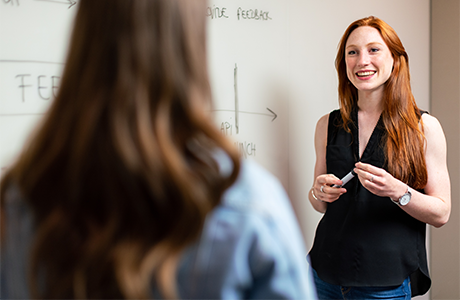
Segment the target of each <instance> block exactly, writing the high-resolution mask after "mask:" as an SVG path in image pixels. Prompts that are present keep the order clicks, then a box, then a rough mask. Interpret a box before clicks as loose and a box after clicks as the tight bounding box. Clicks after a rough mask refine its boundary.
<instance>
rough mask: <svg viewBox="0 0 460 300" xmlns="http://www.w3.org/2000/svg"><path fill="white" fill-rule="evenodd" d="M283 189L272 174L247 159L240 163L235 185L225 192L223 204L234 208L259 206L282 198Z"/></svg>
mask: <svg viewBox="0 0 460 300" xmlns="http://www.w3.org/2000/svg"><path fill="white" fill-rule="evenodd" d="M284 197H285V195H284V188H283V186H282V185H281V182H280V181H279V180H278V178H276V177H275V176H274V175H273V174H272V173H270V172H269V171H267V170H266V169H265V168H264V167H262V166H261V165H259V164H258V163H256V162H254V161H252V160H250V159H248V160H242V161H241V169H240V173H239V175H238V178H237V180H236V181H235V183H234V184H233V185H232V186H231V187H230V188H229V189H228V190H227V191H226V193H225V195H224V203H225V204H226V205H231V206H235V207H239V206H244V207H247V206H248V205H249V206H259V205H260V204H262V203H264V204H267V203H271V202H274V201H275V202H278V201H279V200H281V199H280V198H284Z"/></svg>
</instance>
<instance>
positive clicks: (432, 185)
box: [309, 16, 451, 299]
mask: <svg viewBox="0 0 460 300" xmlns="http://www.w3.org/2000/svg"><path fill="white" fill-rule="evenodd" d="M336 68H337V72H338V78H339V89H338V90H339V103H340V109H338V110H335V111H333V112H331V113H330V114H327V115H325V116H323V117H322V118H321V119H320V120H319V121H318V123H317V126H316V132H315V149H316V165H315V171H314V172H315V176H314V178H315V181H314V184H313V187H312V189H311V191H310V193H309V200H310V202H311V204H312V205H313V207H314V208H315V209H316V210H317V211H319V212H321V213H324V216H323V218H322V220H321V221H320V223H319V225H318V228H317V231H316V236H315V240H314V245H313V247H312V249H311V252H310V259H311V264H312V267H313V269H314V275H315V282H316V285H317V289H318V298H320V299H344V298H345V294H346V299H376V298H379V297H381V296H385V297H388V299H410V298H411V296H416V295H421V294H424V293H426V292H427V291H428V290H429V288H430V285H431V279H430V277H429V272H428V265H427V258H426V249H425V231H426V224H429V225H433V226H435V227H441V226H443V225H444V224H445V223H446V222H447V221H448V219H449V215H450V210H451V199H450V197H451V196H450V180H449V173H448V169H447V163H446V157H447V154H446V141H445V137H444V133H443V130H442V127H441V125H440V123H439V122H438V120H437V119H436V118H435V117H433V116H431V115H429V114H428V113H426V112H424V111H421V110H420V109H419V108H418V107H417V104H416V102H415V99H414V96H413V95H412V92H411V87H410V73H409V59H408V55H407V53H406V51H405V49H404V47H403V45H402V43H401V41H400V39H399V38H398V36H397V34H396V32H395V31H394V30H393V29H392V28H391V27H390V26H389V25H388V24H387V23H385V22H384V21H382V20H380V19H378V18H375V17H372V16H371V17H368V18H363V19H360V20H357V21H355V22H353V23H352V24H351V25H350V26H349V27H348V28H347V30H346V31H345V33H344V35H343V37H342V39H341V42H340V45H339V50H338V53H337V57H336ZM348 173H350V174H353V175H355V176H354V177H353V178H352V179H351V180H350V182H348V183H345V182H344V181H342V180H341V179H340V178H343V177H344V176H345V175H347V174H348Z"/></svg>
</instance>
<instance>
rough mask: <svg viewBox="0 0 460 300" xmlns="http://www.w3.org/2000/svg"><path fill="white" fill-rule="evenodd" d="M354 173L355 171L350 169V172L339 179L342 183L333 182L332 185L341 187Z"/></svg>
mask: <svg viewBox="0 0 460 300" xmlns="http://www.w3.org/2000/svg"><path fill="white" fill-rule="evenodd" d="M355 175H356V173H355V171H353V170H351V172H350V173H348V174H347V175H345V177H343V178H342V179H341V180H342V185H337V184H334V185H333V186H332V187H342V186H344V185H345V184H346V183H347V182H348V181H350V180H351V179H352V178H353V177H355Z"/></svg>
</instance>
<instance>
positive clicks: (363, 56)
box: [358, 51, 370, 66]
mask: <svg viewBox="0 0 460 300" xmlns="http://www.w3.org/2000/svg"><path fill="white" fill-rule="evenodd" d="M369 63H370V57H369V53H367V52H366V51H362V52H361V53H360V54H359V59H358V65H360V66H367V65H368V64H369Z"/></svg>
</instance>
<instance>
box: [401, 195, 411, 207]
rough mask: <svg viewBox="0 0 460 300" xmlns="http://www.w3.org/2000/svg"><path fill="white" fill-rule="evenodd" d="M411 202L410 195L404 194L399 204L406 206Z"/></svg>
mask: <svg viewBox="0 0 460 300" xmlns="http://www.w3.org/2000/svg"><path fill="white" fill-rule="evenodd" d="M409 201H410V194H409V193H407V194H404V195H403V196H402V197H401V199H399V204H401V205H406V204H407V203H409Z"/></svg>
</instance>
